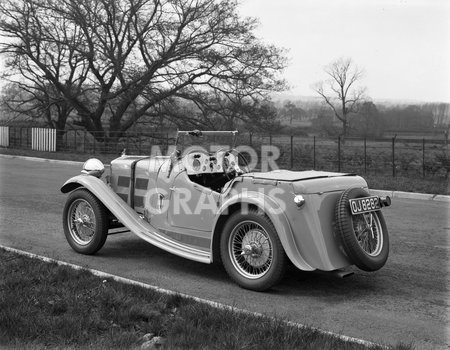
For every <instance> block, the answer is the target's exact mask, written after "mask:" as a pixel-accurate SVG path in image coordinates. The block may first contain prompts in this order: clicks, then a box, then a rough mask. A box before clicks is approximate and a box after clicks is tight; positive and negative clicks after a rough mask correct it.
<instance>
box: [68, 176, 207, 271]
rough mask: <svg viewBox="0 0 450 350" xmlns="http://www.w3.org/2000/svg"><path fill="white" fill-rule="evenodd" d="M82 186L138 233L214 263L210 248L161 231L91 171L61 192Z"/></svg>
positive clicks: (171, 249)
mask: <svg viewBox="0 0 450 350" xmlns="http://www.w3.org/2000/svg"><path fill="white" fill-rule="evenodd" d="M78 187H84V188H86V189H88V190H89V191H90V192H92V193H93V194H94V195H95V196H96V197H97V198H98V199H99V200H100V201H101V202H102V203H103V204H104V205H105V207H107V208H108V209H109V210H110V211H111V213H112V214H113V215H114V216H115V217H116V218H117V219H118V220H119V221H120V222H121V223H122V224H123V225H125V226H126V227H127V228H128V229H129V230H130V231H131V232H133V233H134V234H135V235H137V236H138V237H140V238H142V239H144V240H145V241H147V242H149V243H151V244H153V245H155V246H156V247H159V248H161V249H164V250H166V251H168V252H170V253H172V254H176V255H179V256H182V257H184V258H187V259H191V260H195V261H198V262H203V263H211V261H212V257H211V253H210V252H209V250H201V249H196V248H194V247H192V246H189V245H187V244H181V243H179V242H177V241H175V240H173V239H171V237H170V235H168V234H165V233H164V232H160V231H159V230H158V229H156V228H155V227H153V226H152V225H150V224H149V223H148V222H147V221H146V220H144V219H143V218H142V217H141V216H140V215H139V214H138V213H136V212H135V211H134V210H133V209H132V208H131V207H130V206H129V205H128V204H127V203H125V202H124V201H123V199H122V198H120V196H118V195H117V194H116V193H114V191H113V190H112V189H111V188H110V187H109V186H108V185H106V184H105V183H104V182H103V181H102V180H100V179H98V178H96V177H93V176H89V175H78V176H75V177H73V178H71V179H69V180H68V181H66V183H65V184H64V185H63V186H62V188H61V192H63V193H67V192H70V191H72V190H74V189H76V188H78Z"/></svg>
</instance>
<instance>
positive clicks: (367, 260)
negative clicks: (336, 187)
mask: <svg viewBox="0 0 450 350" xmlns="http://www.w3.org/2000/svg"><path fill="white" fill-rule="evenodd" d="M368 196H370V195H369V193H368V192H367V191H366V190H364V189H362V188H349V189H347V190H345V191H344V192H343V193H342V195H341V197H340V199H339V200H338V202H337V204H336V210H335V220H336V230H337V233H338V234H339V236H340V238H341V240H342V244H343V246H344V250H345V253H346V254H347V256H348V257H349V259H350V261H351V262H352V263H353V264H355V265H356V266H357V267H359V268H360V269H361V270H364V271H376V270H378V269H380V268H382V267H383V266H384V264H385V263H386V261H387V258H388V255H389V235H388V230H387V227H386V222H385V221H384V217H383V214H382V213H381V210H378V211H372V212H369V213H363V214H357V215H352V213H351V211H350V203H349V200H350V199H353V198H361V197H368Z"/></svg>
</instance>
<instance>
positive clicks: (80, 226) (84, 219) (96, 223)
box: [63, 188, 108, 254]
mask: <svg viewBox="0 0 450 350" xmlns="http://www.w3.org/2000/svg"><path fill="white" fill-rule="evenodd" d="M63 226H64V234H65V236H66V239H67V241H68V242H69V244H70V246H71V247H72V248H73V249H74V250H75V251H76V252H78V253H81V254H94V253H96V252H97V251H99V250H100V249H101V248H102V247H103V245H104V244H105V241H106V237H107V236H108V215H107V209H106V208H105V206H104V205H103V203H102V202H100V201H99V200H98V198H97V197H95V196H94V195H93V194H92V193H91V192H89V191H88V190H87V189H85V188H82V189H77V190H75V191H73V192H72V193H70V195H69V196H68V198H67V201H66V204H65V206H64V212H63Z"/></svg>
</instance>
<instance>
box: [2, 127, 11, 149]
mask: <svg viewBox="0 0 450 350" xmlns="http://www.w3.org/2000/svg"><path fill="white" fill-rule="evenodd" d="M0 147H9V127H8V126H0Z"/></svg>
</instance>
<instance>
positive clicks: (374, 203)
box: [349, 196, 381, 215]
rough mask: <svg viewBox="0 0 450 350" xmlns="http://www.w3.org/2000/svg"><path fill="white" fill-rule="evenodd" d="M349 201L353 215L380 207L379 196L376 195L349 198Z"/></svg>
mask: <svg viewBox="0 0 450 350" xmlns="http://www.w3.org/2000/svg"><path fill="white" fill-rule="evenodd" d="M349 203H350V210H351V212H352V214H353V215H358V214H362V213H369V212H371V211H377V210H380V209H381V204H380V198H378V197H377V196H370V197H362V198H355V199H350V200H349Z"/></svg>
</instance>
